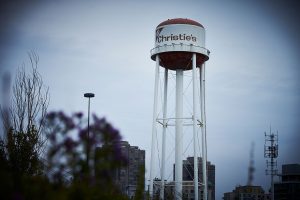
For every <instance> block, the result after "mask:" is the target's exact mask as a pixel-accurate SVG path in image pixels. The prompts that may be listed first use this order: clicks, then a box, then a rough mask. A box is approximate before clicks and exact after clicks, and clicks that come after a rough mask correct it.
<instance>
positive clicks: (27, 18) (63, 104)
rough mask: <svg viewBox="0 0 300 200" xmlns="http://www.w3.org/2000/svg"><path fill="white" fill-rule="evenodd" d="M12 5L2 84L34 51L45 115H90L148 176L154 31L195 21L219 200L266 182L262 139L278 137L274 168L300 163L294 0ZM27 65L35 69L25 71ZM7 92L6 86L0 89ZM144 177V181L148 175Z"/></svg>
mask: <svg viewBox="0 0 300 200" xmlns="http://www.w3.org/2000/svg"><path fill="white" fill-rule="evenodd" d="M28 2H29V1H26V4H25V3H24V2H23V3H20V2H17V1H10V3H2V5H1V6H0V17H1V18H0V25H1V28H0V36H1V37H0V75H1V77H3V76H4V74H6V73H11V74H12V75H13V74H14V72H15V70H16V69H17V67H19V66H21V64H22V63H23V62H25V63H27V64H28V56H27V52H28V51H31V50H33V51H35V52H36V53H37V54H38V55H39V57H40V63H39V71H40V73H41V75H42V76H43V80H44V83H45V84H46V85H48V86H49V89H50V94H51V101H50V107H49V110H64V111H66V112H68V113H72V112H75V111H85V112H86V110H87V100H86V99H84V98H83V94H84V93H85V92H93V93H95V95H96V97H95V98H94V99H92V102H91V109H92V112H93V113H96V114H97V115H99V116H105V117H106V118H107V119H108V120H109V121H110V122H112V123H113V125H114V126H115V127H116V128H118V129H119V130H120V131H121V134H122V136H123V138H124V139H125V140H127V141H129V143H130V144H131V145H136V146H139V147H140V148H141V149H145V150H146V160H147V162H146V164H147V166H146V168H147V170H148V171H149V166H150V165H149V164H150V163H149V159H150V146H151V124H152V105H153V93H154V91H153V88H154V68H155V62H153V61H152V60H151V59H150V49H152V48H153V47H154V32H155V28H156V26H157V25H158V24H159V23H160V22H162V21H164V20H166V19H171V18H178V17H182V18H189V19H193V20H195V21H198V22H200V23H201V24H202V25H203V26H204V27H205V28H206V47H207V48H208V49H209V50H210V51H211V55H210V60H209V61H208V62H207V65H206V66H207V67H206V92H207V103H206V106H207V107H206V112H207V139H208V160H209V161H211V162H212V163H213V164H215V165H216V198H217V199H221V197H222V196H223V193H224V192H229V191H231V190H233V189H234V187H235V186H236V185H237V184H241V185H244V184H246V182H247V167H248V163H249V151H250V147H251V142H252V141H253V142H255V167H256V172H255V176H254V184H255V185H262V186H263V187H264V189H267V188H268V184H269V177H267V176H265V175H264V172H265V159H264V157H263V147H264V132H265V131H267V132H268V131H269V128H270V126H272V130H274V131H278V133H279V158H278V168H281V164H288V163H300V158H299V148H298V146H299V144H300V135H299V134H300V112H299V106H300V105H299V104H300V103H299V102H300V79H299V75H300V67H299V66H300V57H299V52H300V45H299V41H300V40H299V35H300V31H299V14H298V13H299V11H300V9H299V5H298V4H296V3H292V2H289V1H282V2H284V3H281V2H280V1H264V2H261V1H249V2H246V1H226V3H225V2H221V1H213V2H210V3H207V2H205V1H156V0H153V1H138V0H137V1H121V0H120V1H49V2H46V1H42V2H39V3H37V2H38V1H37V2H34V1H32V2H31V3H28ZM27 66H29V65H27ZM1 84H2V83H1ZM147 178H148V173H147Z"/></svg>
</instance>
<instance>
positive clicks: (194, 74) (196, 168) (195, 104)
mask: <svg viewBox="0 0 300 200" xmlns="http://www.w3.org/2000/svg"><path fill="white" fill-rule="evenodd" d="M196 70H197V69H196V53H193V140H194V194H195V198H194V199H195V200H198V199H199V198H198V185H199V183H198V182H199V181H198V154H197V148H198V138H197V119H198V114H197V105H198V104H197V101H196V99H197V97H198V92H197V75H196Z"/></svg>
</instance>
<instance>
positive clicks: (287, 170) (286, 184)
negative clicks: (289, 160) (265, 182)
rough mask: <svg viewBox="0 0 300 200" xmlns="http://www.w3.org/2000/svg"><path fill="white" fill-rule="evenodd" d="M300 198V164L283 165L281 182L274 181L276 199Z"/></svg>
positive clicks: (293, 199) (289, 199) (292, 199)
mask: <svg viewBox="0 0 300 200" xmlns="http://www.w3.org/2000/svg"><path fill="white" fill-rule="evenodd" d="M285 199H287V200H299V199H300V164H287V165H282V174H281V182H278V183H274V200H285Z"/></svg>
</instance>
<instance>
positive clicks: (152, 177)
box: [149, 54, 159, 199]
mask: <svg viewBox="0 0 300 200" xmlns="http://www.w3.org/2000/svg"><path fill="white" fill-rule="evenodd" d="M158 82H159V56H158V54H157V55H156V67H155V83H154V103H153V118H152V141H151V160H150V178H149V179H150V183H149V186H150V187H149V194H150V198H151V199H152V198H153V179H154V166H155V142H156V126H157V122H156V119H157V101H158Z"/></svg>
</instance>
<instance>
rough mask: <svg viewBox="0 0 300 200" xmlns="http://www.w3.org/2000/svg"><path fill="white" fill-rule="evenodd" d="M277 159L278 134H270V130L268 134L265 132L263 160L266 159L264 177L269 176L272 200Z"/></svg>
mask: <svg viewBox="0 0 300 200" xmlns="http://www.w3.org/2000/svg"><path fill="white" fill-rule="evenodd" d="M277 157H278V132H277V133H276V134H274V133H272V131H271V128H270V134H267V133H266V132H265V158H266V164H267V169H266V175H270V176H271V195H272V200H273V199H274V176H275V175H277V171H278V170H277V160H276V158H277Z"/></svg>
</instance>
